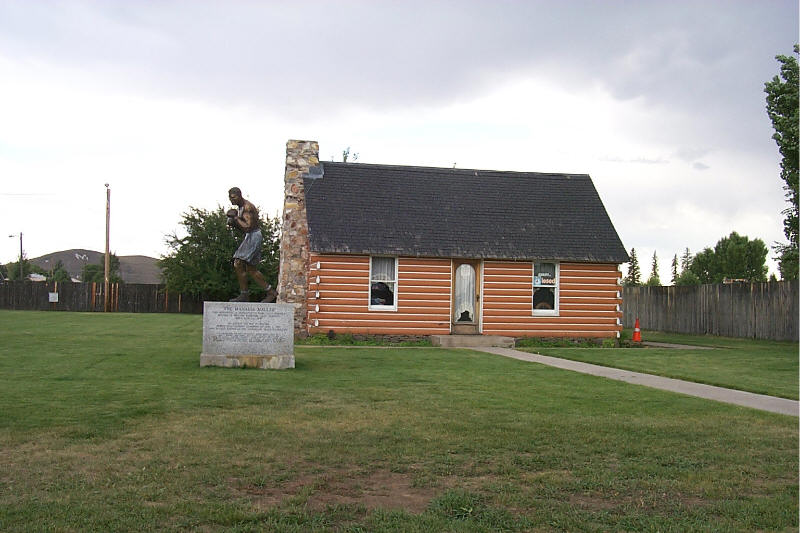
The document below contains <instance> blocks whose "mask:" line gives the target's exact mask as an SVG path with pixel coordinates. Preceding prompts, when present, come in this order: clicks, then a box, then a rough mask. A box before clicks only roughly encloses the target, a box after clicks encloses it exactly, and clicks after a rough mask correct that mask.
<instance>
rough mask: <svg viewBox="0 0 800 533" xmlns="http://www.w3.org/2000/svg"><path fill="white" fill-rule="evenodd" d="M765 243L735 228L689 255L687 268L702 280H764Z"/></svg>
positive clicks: (711, 281) (765, 269)
mask: <svg viewBox="0 0 800 533" xmlns="http://www.w3.org/2000/svg"><path fill="white" fill-rule="evenodd" d="M766 262H767V246H766V245H765V244H764V241H762V240H761V239H753V240H752V241H751V240H750V239H749V238H747V236H746V235H739V234H738V233H736V232H735V231H734V232H732V233H731V234H730V235H729V236H727V237H723V238H721V239H720V240H719V241H717V244H716V246H714V249H713V250H712V249H711V248H705V249H704V250H703V251H702V252H700V253H698V254H696V255H695V256H694V259H692V264H691V265H690V267H689V269H690V270H691V271H692V272H693V273H694V275H695V276H697V278H698V279H699V280H700V282H701V283H722V280H724V279H725V278H730V279H745V280H747V281H766V280H767V264H766Z"/></svg>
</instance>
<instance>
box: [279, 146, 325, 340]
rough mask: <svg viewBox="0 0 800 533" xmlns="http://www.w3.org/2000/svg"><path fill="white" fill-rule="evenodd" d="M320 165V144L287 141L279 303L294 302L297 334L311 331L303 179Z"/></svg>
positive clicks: (306, 221) (306, 222)
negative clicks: (307, 303)
mask: <svg viewBox="0 0 800 533" xmlns="http://www.w3.org/2000/svg"><path fill="white" fill-rule="evenodd" d="M316 167H319V143H317V142H316V141H295V140H289V141H288V142H287V143H286V173H285V175H284V197H283V227H282V231H281V259H280V273H279V275H278V302H279V303H288V304H293V305H294V307H295V309H294V333H295V335H296V336H301V337H304V336H306V335H307V334H308V329H307V317H308V309H307V307H306V291H307V290H308V279H307V276H308V267H309V242H308V218H307V217H306V197H305V189H304V187H303V178H304V177H307V176H308V174H309V169H311V168H314V169H315V170H316Z"/></svg>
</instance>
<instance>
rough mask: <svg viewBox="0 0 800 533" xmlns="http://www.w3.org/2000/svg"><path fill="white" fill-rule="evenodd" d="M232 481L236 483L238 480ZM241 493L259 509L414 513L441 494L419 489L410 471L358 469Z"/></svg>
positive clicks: (248, 487) (255, 487)
mask: <svg viewBox="0 0 800 533" xmlns="http://www.w3.org/2000/svg"><path fill="white" fill-rule="evenodd" d="M231 481H232V482H233V484H234V485H235V484H236V480H231ZM238 491H240V492H242V493H244V494H247V495H248V496H249V497H250V498H251V499H252V501H253V505H255V506H256V507H257V508H259V509H269V508H273V507H279V506H282V505H286V504H291V503H295V504H304V505H306V506H308V507H309V508H310V509H313V510H317V511H321V510H324V509H326V508H327V507H329V506H337V505H346V506H363V507H364V508H365V509H368V510H371V509H378V508H382V509H403V510H405V511H408V512H411V513H420V512H422V511H424V510H425V508H426V507H427V506H428V504H429V503H430V501H431V500H432V499H433V498H434V497H435V496H436V495H437V494H438V492H439V490H438V489H437V488H435V487H419V486H415V485H414V476H413V474H412V473H410V472H409V473H399V472H390V471H388V470H376V471H374V472H371V473H368V474H359V473H358V471H357V470H335V471H329V472H326V473H324V474H302V475H299V476H297V477H295V478H294V479H292V480H289V481H286V482H285V483H282V484H280V485H275V486H269V487H267V486H258V485H246V486H243V487H241V488H239V489H238Z"/></svg>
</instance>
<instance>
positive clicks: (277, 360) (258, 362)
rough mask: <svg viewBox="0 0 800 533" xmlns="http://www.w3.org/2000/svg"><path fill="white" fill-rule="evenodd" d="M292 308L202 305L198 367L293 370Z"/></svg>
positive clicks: (261, 304)
mask: <svg viewBox="0 0 800 533" xmlns="http://www.w3.org/2000/svg"><path fill="white" fill-rule="evenodd" d="M293 328H294V306H293V305H291V304H267V303H244V302H205V303H204V305H203V353H202V354H201V356H200V364H201V366H207V365H215V366H234V367H235V366H257V367H259V368H294V329H293Z"/></svg>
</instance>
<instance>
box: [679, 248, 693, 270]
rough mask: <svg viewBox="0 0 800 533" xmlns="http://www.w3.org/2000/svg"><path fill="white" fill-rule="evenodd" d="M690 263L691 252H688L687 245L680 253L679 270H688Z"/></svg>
mask: <svg viewBox="0 0 800 533" xmlns="http://www.w3.org/2000/svg"><path fill="white" fill-rule="evenodd" d="M691 264H692V254H691V253H690V252H689V247H688V246H687V247H686V250H684V252H683V254H681V272H686V271H687V270H689V265H691Z"/></svg>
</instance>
